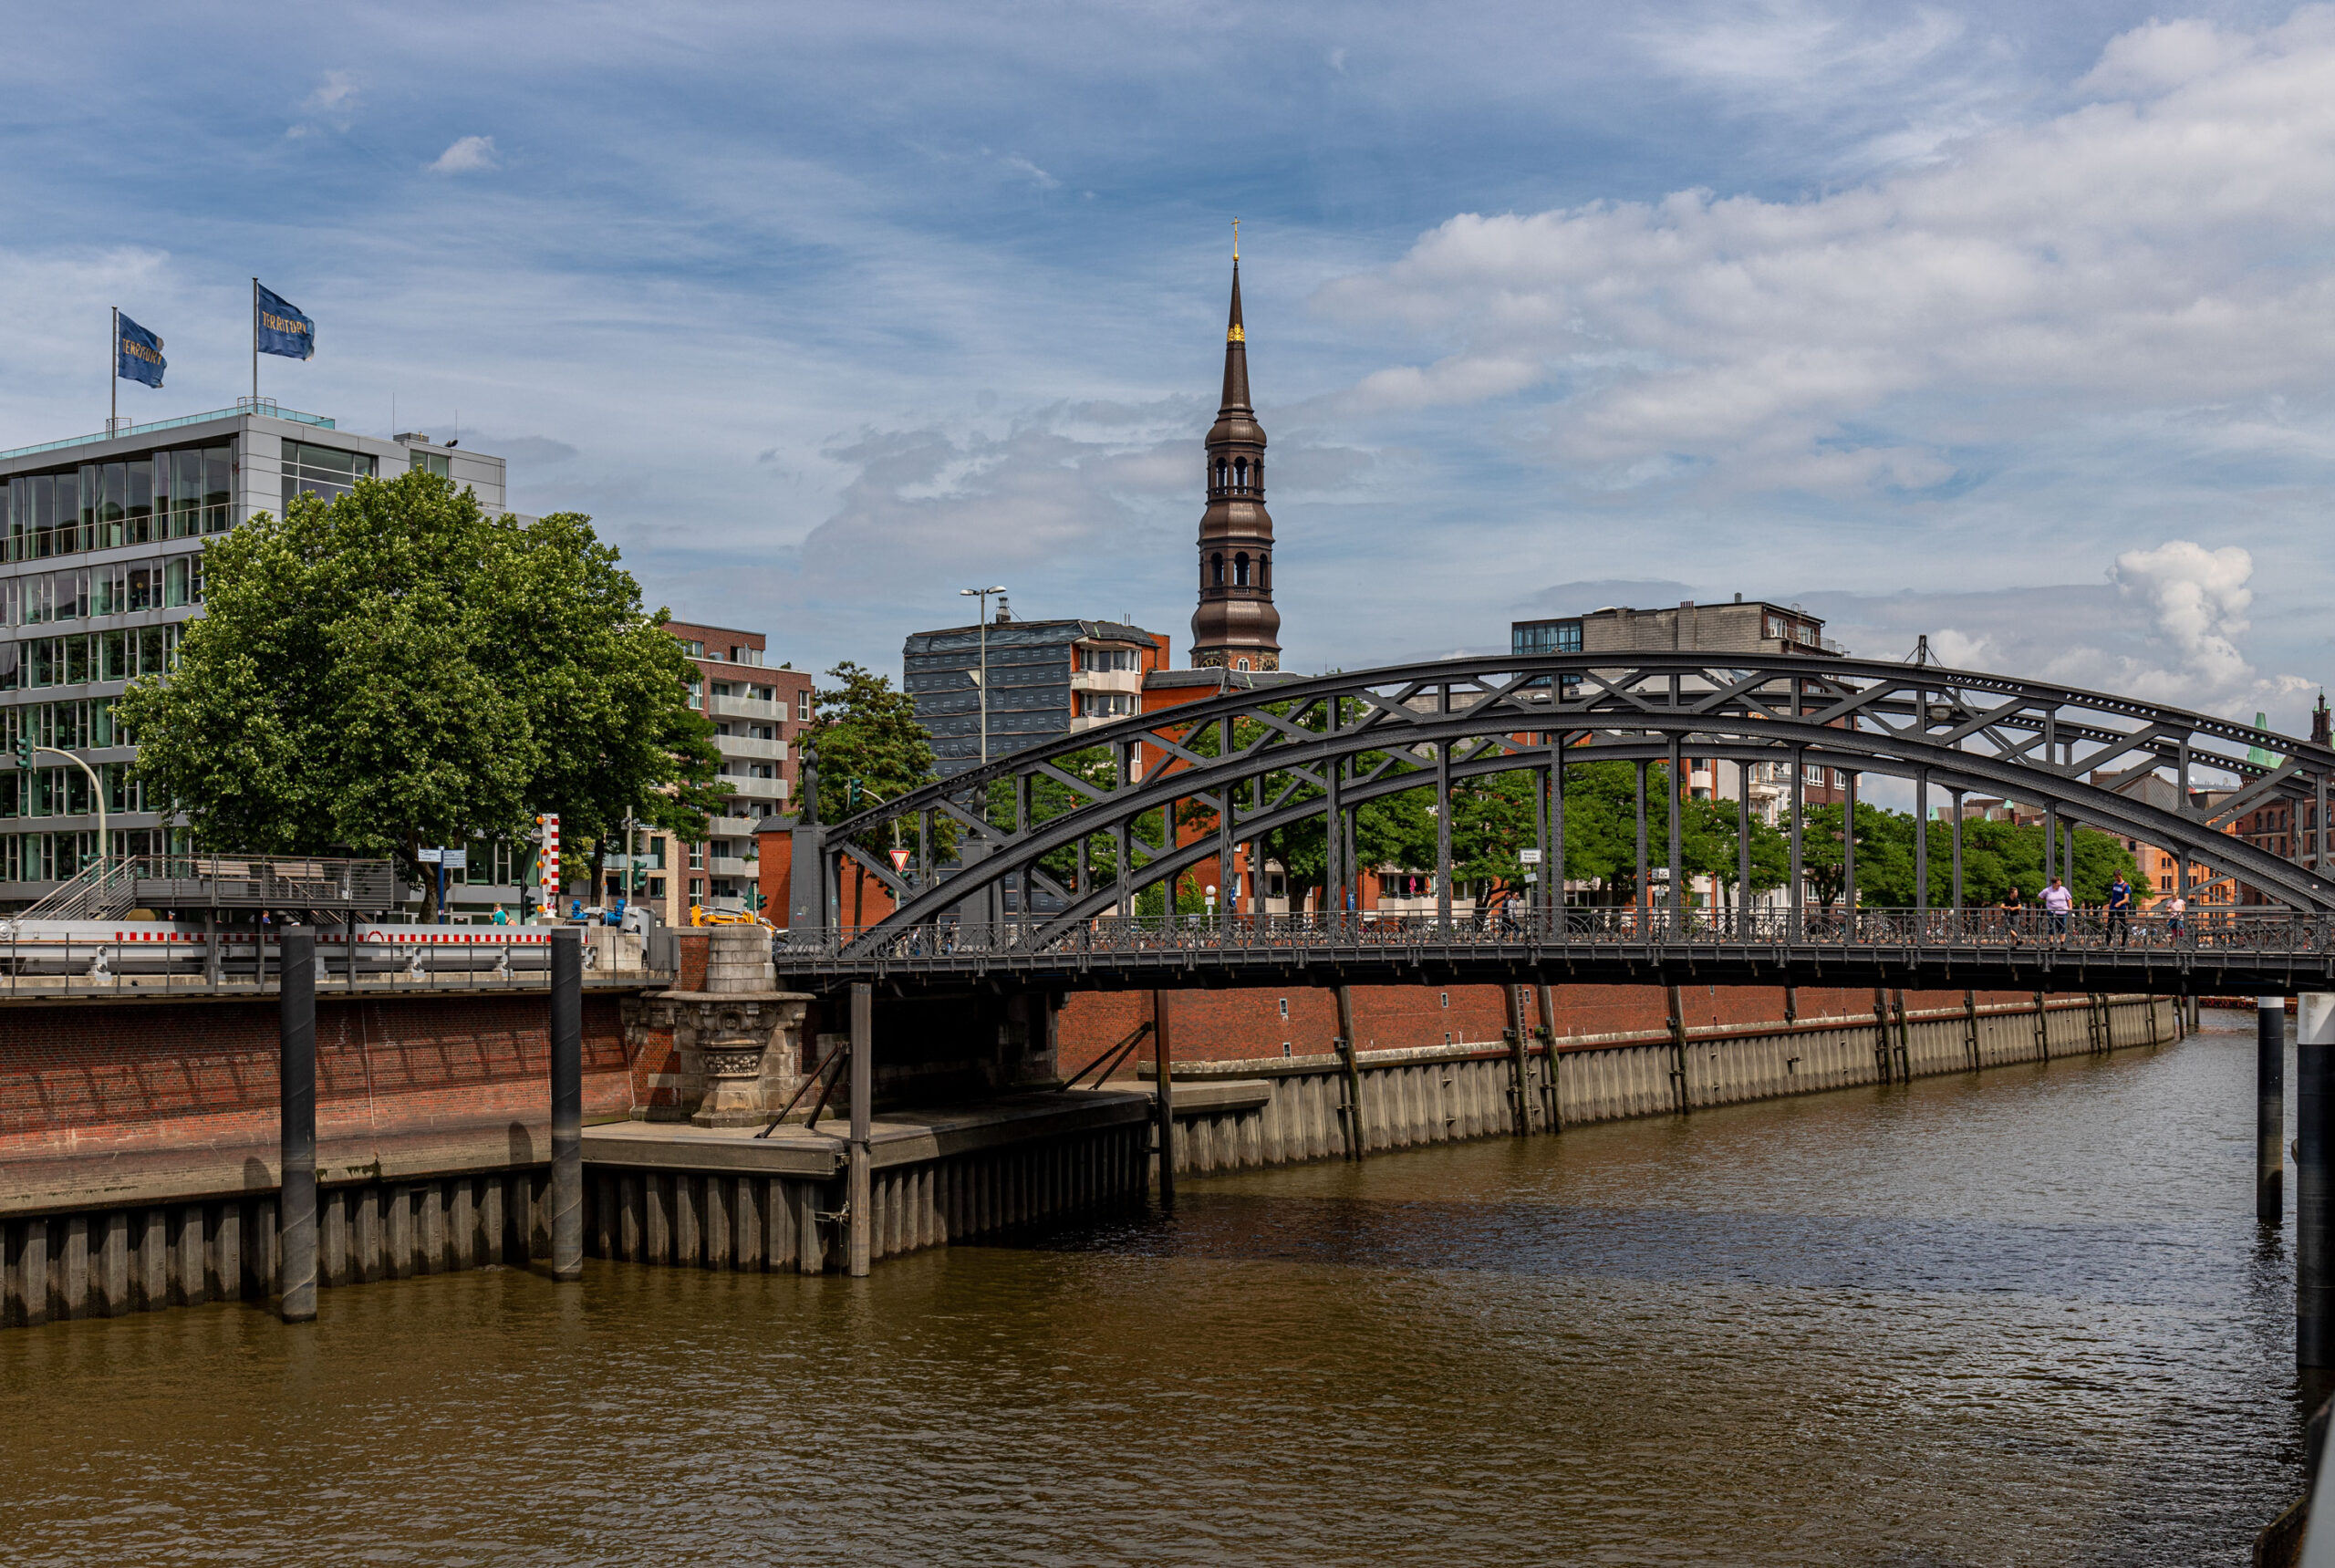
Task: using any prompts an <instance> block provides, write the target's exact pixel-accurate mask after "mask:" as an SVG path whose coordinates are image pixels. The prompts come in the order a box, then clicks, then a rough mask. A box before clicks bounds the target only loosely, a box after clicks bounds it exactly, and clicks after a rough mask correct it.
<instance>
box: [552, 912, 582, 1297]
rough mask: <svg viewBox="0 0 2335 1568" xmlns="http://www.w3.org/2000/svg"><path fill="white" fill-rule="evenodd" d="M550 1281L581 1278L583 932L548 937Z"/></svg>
mask: <svg viewBox="0 0 2335 1568" xmlns="http://www.w3.org/2000/svg"><path fill="white" fill-rule="evenodd" d="M551 1277H552V1278H553V1279H555V1280H557V1281H559V1282H562V1283H565V1284H580V1283H581V1282H583V1279H584V932H583V930H582V929H580V928H578V927H576V926H562V927H559V928H557V929H555V930H554V931H553V932H552V934H551Z"/></svg>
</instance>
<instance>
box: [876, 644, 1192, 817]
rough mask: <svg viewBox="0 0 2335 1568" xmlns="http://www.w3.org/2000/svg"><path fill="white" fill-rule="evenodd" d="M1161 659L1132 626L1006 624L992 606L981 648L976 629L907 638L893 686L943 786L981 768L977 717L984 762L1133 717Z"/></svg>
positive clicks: (1157, 647)
mask: <svg viewBox="0 0 2335 1568" xmlns="http://www.w3.org/2000/svg"><path fill="white" fill-rule="evenodd" d="M984 641H986V648H987V651H986V653H984V651H983V648H984ZM1166 661H1167V639H1166V638H1164V637H1158V636H1156V635H1154V634H1153V633H1151V632H1148V631H1146V630H1144V629H1143V628H1141V627H1138V626H1129V625H1126V624H1125V623H1124V622H1120V621H1109V620H1014V619H1012V618H1011V612H1010V611H1009V610H1007V609H1006V608H1005V607H1004V606H1003V605H1002V604H1001V605H1000V606H999V608H998V614H997V618H995V619H994V620H992V621H991V623H990V625H989V627H988V628H987V637H986V639H984V637H983V630H982V628H981V627H980V626H979V625H974V626H957V627H947V628H941V629H939V630H936V631H919V632H914V633H911V634H910V635H909V637H908V640H907V642H906V643H905V644H904V645H903V646H902V648H901V649H900V666H901V677H900V685H901V689H902V690H903V691H907V692H908V695H909V696H911V697H913V698H914V699H915V700H916V716H917V722H919V723H921V724H922V725H923V726H924V727H925V729H926V730H927V731H928V732H930V734H931V736H932V750H933V755H934V758H935V760H936V762H937V763H938V766H939V774H940V776H941V777H942V778H952V777H954V776H955V775H956V774H960V773H962V772H964V771H965V770H966V769H967V768H970V767H977V766H979V765H980V763H981V753H982V725H983V722H984V711H986V722H987V725H988V753H989V756H990V758H991V760H992V761H994V760H995V759H997V758H999V757H1001V756H1004V755H1005V754H1006V753H1010V752H1018V751H1020V750H1021V749H1022V747H1024V746H1033V745H1036V744H1038V743H1039V742H1043V741H1051V740H1053V739H1054V738H1055V737H1056V736H1059V735H1065V734H1073V733H1075V732H1078V731H1081V730H1088V729H1093V728H1095V726H1096V725H1099V724H1107V723H1110V722H1113V721H1115V720H1118V719H1125V718H1131V717H1133V716H1134V715H1135V714H1136V713H1139V712H1142V711H1144V707H1145V701H1144V681H1145V678H1146V677H1147V675H1149V674H1150V673H1151V672H1153V671H1155V670H1159V669H1161V668H1162V667H1163V666H1164V665H1165V663H1166ZM984 663H986V666H987V676H986V680H987V687H988V694H989V696H988V702H987V704H986V709H984V704H983V702H982V700H981V693H982V684H983V680H984V677H983V674H982V670H983V666H984Z"/></svg>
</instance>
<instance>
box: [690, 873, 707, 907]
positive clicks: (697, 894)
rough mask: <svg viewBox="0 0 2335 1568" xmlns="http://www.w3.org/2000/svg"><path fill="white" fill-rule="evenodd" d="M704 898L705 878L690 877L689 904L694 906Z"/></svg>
mask: <svg viewBox="0 0 2335 1568" xmlns="http://www.w3.org/2000/svg"><path fill="white" fill-rule="evenodd" d="M704 897H705V878H704V877H690V903H692V904H694V903H696V902H697V901H698V900H699V899H700V898H704Z"/></svg>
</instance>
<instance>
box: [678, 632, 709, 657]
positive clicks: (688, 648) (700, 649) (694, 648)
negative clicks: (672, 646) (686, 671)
mask: <svg viewBox="0 0 2335 1568" xmlns="http://www.w3.org/2000/svg"><path fill="white" fill-rule="evenodd" d="M673 640H674V641H675V642H678V643H680V645H681V651H682V652H683V653H686V654H688V655H689V656H690V658H691V659H703V658H704V657H705V644H703V643H701V642H692V641H690V639H688V638H686V637H677V638H675V639H673Z"/></svg>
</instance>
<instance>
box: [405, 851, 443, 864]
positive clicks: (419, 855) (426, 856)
mask: <svg viewBox="0 0 2335 1568" xmlns="http://www.w3.org/2000/svg"><path fill="white" fill-rule="evenodd" d="M445 853H446V852H445V851H444V850H442V849H417V850H415V851H414V852H413V857H414V858H415V859H416V860H419V861H420V862H421V863H422V864H423V865H424V866H435V865H437V864H438V857H440V856H441V855H443V854H445Z"/></svg>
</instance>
